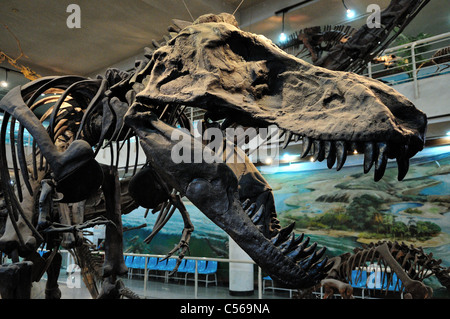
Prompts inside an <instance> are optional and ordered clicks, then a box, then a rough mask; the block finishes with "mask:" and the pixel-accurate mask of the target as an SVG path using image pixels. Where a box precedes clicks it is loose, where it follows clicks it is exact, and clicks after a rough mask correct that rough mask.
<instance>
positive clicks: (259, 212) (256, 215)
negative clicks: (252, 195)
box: [252, 205, 264, 224]
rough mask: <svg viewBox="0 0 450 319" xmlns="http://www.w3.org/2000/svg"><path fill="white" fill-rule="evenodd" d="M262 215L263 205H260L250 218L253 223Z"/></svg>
mask: <svg viewBox="0 0 450 319" xmlns="http://www.w3.org/2000/svg"><path fill="white" fill-rule="evenodd" d="M263 215H264V205H261V207H259V209H258V211H257V212H256V214H255V216H254V217H253V218H252V222H253V224H256V223H257V222H259V221H260V220H261V217H262V216H263Z"/></svg>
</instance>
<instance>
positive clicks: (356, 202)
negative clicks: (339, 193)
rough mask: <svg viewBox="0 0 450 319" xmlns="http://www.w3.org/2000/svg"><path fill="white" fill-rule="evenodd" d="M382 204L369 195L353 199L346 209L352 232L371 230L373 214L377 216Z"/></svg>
mask: <svg viewBox="0 0 450 319" xmlns="http://www.w3.org/2000/svg"><path fill="white" fill-rule="evenodd" d="M382 203H383V202H382V201H381V200H380V199H378V198H376V197H374V196H371V195H368V194H364V195H362V196H360V197H355V198H354V199H353V201H352V202H351V203H350V204H349V205H348V207H347V211H346V212H347V214H348V216H349V220H350V221H351V224H352V228H353V229H354V230H366V231H367V230H372V229H373V221H374V214H378V212H379V208H380V206H381V204H382Z"/></svg>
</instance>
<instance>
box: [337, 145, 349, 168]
mask: <svg viewBox="0 0 450 319" xmlns="http://www.w3.org/2000/svg"><path fill="white" fill-rule="evenodd" d="M336 159H337V165H336V170H338V171H339V170H340V169H341V168H342V166H343V165H344V163H345V160H346V159H347V145H346V143H345V142H344V141H337V142H336Z"/></svg>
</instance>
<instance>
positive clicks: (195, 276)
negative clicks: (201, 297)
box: [194, 260, 198, 299]
mask: <svg viewBox="0 0 450 319" xmlns="http://www.w3.org/2000/svg"><path fill="white" fill-rule="evenodd" d="M194 279H195V286H194V296H195V299H198V260H195V274H194Z"/></svg>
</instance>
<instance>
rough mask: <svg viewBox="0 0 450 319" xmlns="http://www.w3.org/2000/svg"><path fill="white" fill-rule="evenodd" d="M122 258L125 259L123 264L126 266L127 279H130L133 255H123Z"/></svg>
mask: <svg viewBox="0 0 450 319" xmlns="http://www.w3.org/2000/svg"><path fill="white" fill-rule="evenodd" d="M123 258H124V259H125V266H127V268H128V279H130V278H131V275H132V272H133V270H132V265H133V256H124V257H123Z"/></svg>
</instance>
